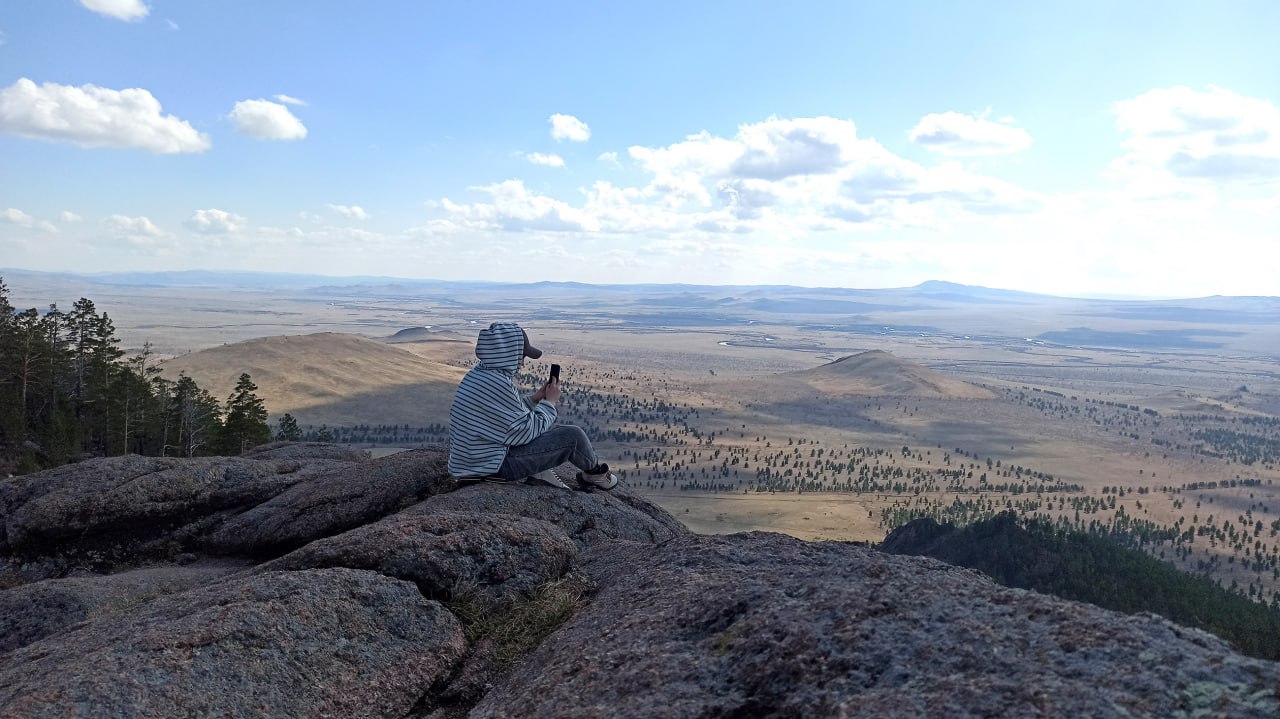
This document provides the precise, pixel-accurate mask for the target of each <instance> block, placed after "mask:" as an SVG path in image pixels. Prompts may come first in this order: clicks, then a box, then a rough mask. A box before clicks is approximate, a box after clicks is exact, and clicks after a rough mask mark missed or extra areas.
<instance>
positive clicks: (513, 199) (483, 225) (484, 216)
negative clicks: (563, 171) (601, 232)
mask: <svg viewBox="0 0 1280 719" xmlns="http://www.w3.org/2000/svg"><path fill="white" fill-rule="evenodd" d="M471 189H473V190H478V191H480V192H484V193H487V194H488V195H489V196H490V197H491V198H492V202H489V203H476V204H471V205H463V204H458V203H455V202H452V201H450V200H449V199H448V198H445V199H443V200H441V201H440V206H441V207H442V208H444V210H445V211H446V212H448V213H449V215H450V216H451V217H452V219H453V220H454V221H455V222H456V223H458V225H459V226H462V227H467V228H471V229H498V230H505V231H508V232H522V231H525V230H543V231H547V232H583V231H594V230H597V229H599V223H598V222H597V221H596V220H595V218H593V217H591V216H590V215H589V214H588V213H586V212H584V211H582V210H580V209H577V208H575V207H572V206H570V205H569V204H568V203H566V202H562V201H560V200H557V199H554V198H551V197H547V196H545V195H539V194H537V193H534V192H531V191H529V189H528V188H526V187H525V186H524V183H523V182H521V181H520V180H507V181H506V182H499V183H496V184H493V185H486V186H484V187H473V188H471Z"/></svg>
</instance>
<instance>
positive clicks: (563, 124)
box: [547, 113, 591, 142]
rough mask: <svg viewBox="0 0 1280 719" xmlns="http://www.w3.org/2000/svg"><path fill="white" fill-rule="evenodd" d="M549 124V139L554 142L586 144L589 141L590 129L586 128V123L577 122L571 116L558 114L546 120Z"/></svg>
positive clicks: (576, 119)
mask: <svg viewBox="0 0 1280 719" xmlns="http://www.w3.org/2000/svg"><path fill="white" fill-rule="evenodd" d="M547 121H548V122H550V123H551V137H552V138H554V139H555V141H556V142H561V141H563V140H568V141H570V142H586V141H587V140H589V139H591V128H589V127H587V123H585V122H583V121H582V120H579V119H578V118H576V117H574V116H573V115H561V114H559V113H557V114H555V115H552V116H551V117H550V118H548V119H547Z"/></svg>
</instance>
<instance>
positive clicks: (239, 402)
mask: <svg viewBox="0 0 1280 719" xmlns="http://www.w3.org/2000/svg"><path fill="white" fill-rule="evenodd" d="M257 390H258V386H257V385H255V384H254V383H253V381H252V380H251V379H250V378H249V374H248V373H247V372H246V373H242V374H241V375H240V379H239V380H238V381H237V382H236V388H235V390H233V391H232V392H231V396H230V397H228V398H227V411H226V421H225V422H224V423H223V425H222V442H221V444H222V451H223V452H224V453H225V454H230V455H238V454H241V453H243V452H244V451H245V450H246V449H248V448H250V447H254V446H257V445H259V444H263V443H266V442H270V441H271V428H270V427H269V426H267V409H266V407H264V406H263V404H262V400H261V399H259V398H258V396H257V395H255V394H254V392H256V391H257Z"/></svg>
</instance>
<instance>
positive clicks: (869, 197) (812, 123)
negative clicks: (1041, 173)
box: [429, 117, 1042, 241]
mask: <svg viewBox="0 0 1280 719" xmlns="http://www.w3.org/2000/svg"><path fill="white" fill-rule="evenodd" d="M628 152H629V154H630V156H631V158H632V159H633V160H634V161H635V164H636V165H637V167H638V169H639V170H641V171H643V172H645V173H648V175H649V180H648V184H645V185H642V186H636V187H618V186H615V185H613V184H612V183H609V182H605V181H597V182H595V183H594V184H593V185H591V186H590V187H587V188H582V189H580V190H579V192H580V194H581V198H580V199H579V200H578V201H576V202H570V201H566V200H564V199H560V198H556V197H551V196H546V195H539V194H537V193H535V192H532V191H530V190H529V189H527V188H526V187H525V186H524V184H523V183H522V182H521V181H519V180H508V181H507V182H504V183H498V184H495V185H489V186H485V187H481V188H472V189H479V190H481V191H483V192H486V193H488V194H490V195H491V196H492V197H493V201H491V202H478V203H474V204H461V203H457V202H453V201H450V200H447V199H446V200H443V201H441V202H439V203H436V204H435V205H429V206H433V207H434V208H435V209H440V210H443V214H444V217H445V219H443V220H441V223H442V224H440V225H437V226H435V227H433V232H434V233H435V234H436V235H439V234H442V233H444V232H445V231H446V230H447V229H449V228H452V229H453V230H454V231H457V232H463V231H468V230H470V231H486V230H487V231H495V230H496V231H527V230H547V231H555V232H582V233H608V234H620V235H621V234H625V235H632V236H638V235H644V234H646V233H649V234H652V235H654V236H659V235H660V236H663V237H666V238H668V239H679V240H682V241H683V240H689V241H702V240H703V239H705V238H706V236H708V235H721V236H726V235H731V236H743V237H746V236H753V235H757V236H759V237H760V238H765V237H767V238H770V240H771V241H791V240H793V239H801V238H807V237H810V236H812V235H813V234H814V233H815V232H819V233H821V232H829V231H833V230H857V231H864V230H867V229H874V228H903V227H920V228H930V229H939V228H942V227H944V226H946V225H947V224H948V223H952V222H957V221H960V220H962V219H965V218H968V219H972V218H975V217H983V216H999V215H1008V214H1022V213H1027V212H1031V211H1034V210H1035V209H1036V208H1038V207H1039V206H1040V204H1041V202H1042V198H1040V197H1039V196H1037V195H1036V194H1034V193H1031V192H1027V191H1025V190H1022V189H1021V188H1018V187H1016V186H1014V185H1012V184H1009V183H1006V182H1003V181H1000V180H997V179H995V178H992V177H987V176H984V175H978V174H975V173H973V172H971V171H968V170H966V169H965V168H964V167H962V166H960V165H958V164H955V163H949V164H942V165H939V166H936V167H925V166H922V165H920V164H917V163H914V162H911V161H909V160H906V159H904V158H901V157H899V156H897V155H895V154H893V153H891V152H889V151H888V150H887V149H886V148H885V147H884V146H882V145H881V144H880V143H878V142H876V141H875V140H870V139H863V138H860V137H858V135H857V130H856V128H855V126H854V124H853V123H852V122H850V121H848V120H840V119H836V118H831V117H814V118H795V119H779V118H770V119H768V120H765V121H763V122H759V123H752V124H745V125H742V126H740V127H739V128H738V133H737V135H736V136H734V137H732V138H725V137H718V136H714V135H712V134H710V133H707V132H702V133H698V134H696V135H690V136H689V137H687V138H685V139H684V140H682V141H680V142H677V143H674V144H672V145H668V146H665V147H644V146H633V147H631V148H629V149H628ZM610 159H611V158H610Z"/></svg>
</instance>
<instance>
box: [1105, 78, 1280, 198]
mask: <svg viewBox="0 0 1280 719" xmlns="http://www.w3.org/2000/svg"><path fill="white" fill-rule="evenodd" d="M1113 109H1114V111H1115V114H1116V125H1117V127H1118V128H1119V129H1120V131H1121V132H1124V133H1126V135H1127V137H1126V139H1125V141H1124V147H1125V150H1126V153H1125V155H1123V156H1122V157H1120V158H1119V159H1117V160H1116V161H1115V162H1114V163H1112V165H1111V170H1112V172H1113V173H1114V174H1116V175H1118V176H1121V177H1125V178H1127V179H1131V180H1137V181H1138V182H1141V183H1150V184H1160V183H1162V182H1163V181H1168V180H1173V181H1190V182H1197V181H1207V182H1231V181H1277V180H1280V108H1277V107H1276V106H1275V105H1274V104H1272V103H1271V102H1270V101H1268V100H1264V99H1259V98H1253V97H1246V96H1244V95H1240V94H1237V93H1235V92H1232V91H1230V90H1226V89H1223V88H1220V87H1209V88H1208V89H1206V90H1203V91H1200V90H1193V89H1191V88H1187V87H1172V88H1161V89H1155V90H1150V91H1148V92H1146V93H1143V94H1142V95H1139V96H1137V97H1135V98H1132V99H1129V100H1123V101H1121V102H1117V103H1116V104H1115V105H1114V108H1113Z"/></svg>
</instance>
